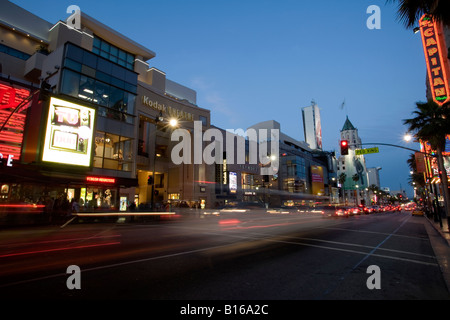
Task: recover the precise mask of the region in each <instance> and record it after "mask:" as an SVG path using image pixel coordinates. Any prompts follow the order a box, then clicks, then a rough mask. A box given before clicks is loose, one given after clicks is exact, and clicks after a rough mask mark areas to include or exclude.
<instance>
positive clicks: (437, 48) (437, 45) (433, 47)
mask: <svg viewBox="0 0 450 320" xmlns="http://www.w3.org/2000/svg"><path fill="white" fill-rule="evenodd" d="M420 31H421V34H422V43H423V49H424V53H425V60H426V63H427V70H428V80H429V82H430V87H431V93H432V95H433V100H434V101H435V102H436V103H438V104H439V105H443V104H444V103H445V102H447V101H449V100H450V90H449V85H448V78H447V73H448V69H447V68H448V67H447V65H446V61H445V60H444V58H443V57H444V55H443V54H442V48H441V34H442V28H441V26H440V25H438V24H437V23H436V21H434V20H433V19H432V18H431V17H430V16H428V15H424V16H423V17H422V18H421V19H420Z"/></svg>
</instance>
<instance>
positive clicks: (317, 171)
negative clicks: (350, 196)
mask: <svg viewBox="0 0 450 320" xmlns="http://www.w3.org/2000/svg"><path fill="white" fill-rule="evenodd" d="M311 182H312V183H311V184H312V193H313V194H314V195H319V196H322V195H324V194H325V184H324V179H323V168H322V167H321V166H311Z"/></svg>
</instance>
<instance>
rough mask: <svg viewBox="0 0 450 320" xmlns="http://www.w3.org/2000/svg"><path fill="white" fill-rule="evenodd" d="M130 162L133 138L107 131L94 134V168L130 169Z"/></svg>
mask: <svg viewBox="0 0 450 320" xmlns="http://www.w3.org/2000/svg"><path fill="white" fill-rule="evenodd" d="M132 164H133V139H131V138H127V137H121V136H118V135H115V134H111V133H107V132H97V133H96V134H95V149H94V167H95V168H101V169H110V170H119V171H131V169H132Z"/></svg>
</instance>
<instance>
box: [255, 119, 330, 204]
mask: <svg viewBox="0 0 450 320" xmlns="http://www.w3.org/2000/svg"><path fill="white" fill-rule="evenodd" d="M249 129H255V130H257V131H258V130H261V129H262V130H267V131H277V132H278V133H279V134H278V136H277V138H278V139H279V140H278V146H279V153H278V154H276V157H278V159H279V160H278V161H277V162H278V170H277V171H276V173H275V174H273V175H269V176H265V177H262V179H263V181H262V182H263V184H262V185H261V187H262V188H263V189H264V190H265V193H266V195H265V199H266V201H267V202H268V203H269V205H271V206H280V205H281V206H290V205H304V204H306V203H307V202H310V201H319V202H326V203H329V202H336V201H338V198H337V196H338V194H337V180H336V178H337V171H336V170H337V169H336V165H335V163H336V159H335V156H334V153H332V152H323V151H320V150H312V149H311V148H310V147H309V145H308V144H307V143H306V142H303V141H298V140H296V139H294V138H292V137H290V136H288V135H286V134H284V133H283V132H282V131H281V125H280V123H278V122H277V121H274V120H269V121H264V122H260V123H257V124H255V125H253V126H251V127H249ZM259 141H260V142H263V141H264V140H263V139H259ZM269 142H271V141H270V140H269ZM265 149H266V150H270V149H271V148H270V147H266V148H265ZM268 156H270V155H268Z"/></svg>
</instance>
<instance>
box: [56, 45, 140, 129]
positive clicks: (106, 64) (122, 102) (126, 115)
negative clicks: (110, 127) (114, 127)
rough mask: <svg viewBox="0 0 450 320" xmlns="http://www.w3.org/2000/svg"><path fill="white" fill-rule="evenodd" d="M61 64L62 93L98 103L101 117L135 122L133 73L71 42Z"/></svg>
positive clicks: (135, 89)
mask: <svg viewBox="0 0 450 320" xmlns="http://www.w3.org/2000/svg"><path fill="white" fill-rule="evenodd" d="M63 66H64V69H63V71H62V84H61V93H64V94H67V95H69V96H72V97H75V98H78V99H82V100H86V101H89V102H91V103H94V104H97V105H98V106H99V107H98V113H99V115H100V116H103V117H107V118H112V119H115V120H119V121H124V122H126V123H130V124H133V123H134V117H135V116H134V113H135V112H134V111H135V110H134V108H135V100H136V94H137V74H136V73H135V72H133V71H130V70H127V69H125V68H123V67H121V66H119V65H117V64H115V63H112V62H110V61H108V60H106V59H103V58H101V57H98V56H97V55H95V54H93V53H92V52H89V51H86V50H83V49H81V48H79V47H77V46H75V45H73V44H70V43H69V44H67V45H66V52H65V58H64V64H63Z"/></svg>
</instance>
